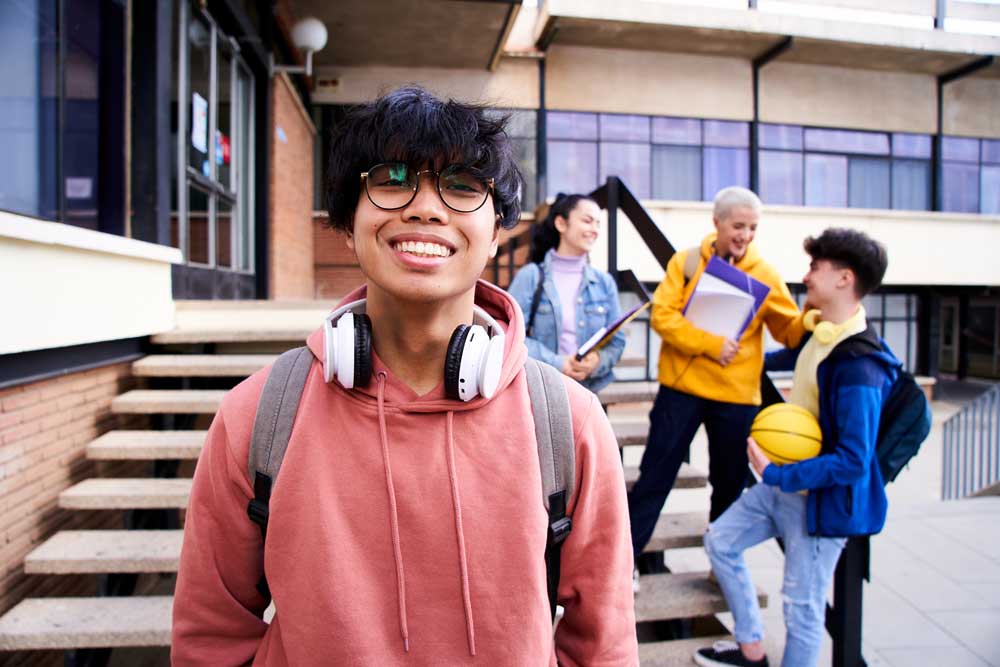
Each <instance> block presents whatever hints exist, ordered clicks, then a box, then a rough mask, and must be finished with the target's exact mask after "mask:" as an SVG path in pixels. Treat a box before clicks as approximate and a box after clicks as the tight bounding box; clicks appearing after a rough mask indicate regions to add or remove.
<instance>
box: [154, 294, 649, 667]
mask: <svg viewBox="0 0 1000 667" xmlns="http://www.w3.org/2000/svg"><path fill="white" fill-rule="evenodd" d="M363 295H364V288H361V289H359V290H357V291H356V292H355V293H354V294H352V295H350V296H348V297H347V299H346V300H345V303H346V302H347V301H348V300H352V299H356V298H360V296H363ZM476 302H477V303H478V304H479V305H480V306H482V307H483V308H484V309H486V310H487V311H488V312H489V313H490V314H491V315H493V316H494V317H495V318H496V319H497V320H498V321H500V322H501V323H502V324H503V323H506V324H507V325H508V326H507V328H508V334H507V337H506V350H505V356H504V366H503V374H502V378H501V382H500V390H499V392H498V393H497V395H496V396H495V397H494V398H493V399H492V400H487V399H484V398H482V397H480V398H477V399H474V400H472V401H470V402H468V403H462V402H461V401H455V400H450V399H447V398H445V395H444V387H443V383H442V384H441V385H439V386H438V387H437V388H436V389H434V390H433V391H431V392H429V393H428V394H426V395H424V396H417V395H416V394H414V392H413V391H412V390H411V389H410V388H409V387H407V386H406V385H404V384H403V383H401V382H400V381H399V380H398V379H396V378H395V377H394V376H393V374H392V373H391V372H390V371H389V370H388V369H387V368H386V367H385V366H384V365H383V364H382V363H381V362H380V361H379V360H378V358H377V357H376V358H375V359H374V360H373V362H374V363H373V366H374V371H375V372H374V376H373V378H372V382H371V383H370V385H369V386H368V387H365V388H362V389H353V390H347V389H344V388H343V387H341V386H340V385H339V384H337V383H336V382H333V383H331V384H326V383H324V382H323V371H322V361H321V360H322V355H323V353H322V343H323V334H322V330H318V331H316V332H314V333H313V334H312V335H311V336H310V337H309V341H308V344H309V349H310V350H312V352H313V354H314V355H315V356H316V358H317V359H318V360H320V361H319V362H318V363H315V364H313V367H312V369H311V371H310V376H309V379H308V381H307V383H306V387H305V391H304V392H303V395H302V402H301V404H300V407H299V411H298V415H297V417H296V421H295V429H294V431H293V433H292V439H291V442H290V443H289V446H288V451H287V453H286V455H285V459H284V462H283V464H282V467H281V472H280V474H279V476H278V478H277V482H276V484H275V487H274V491H273V494H272V497H271V503H270V511H271V514H270V523H269V526H268V534H267V549H266V554H265V556H264V563H265V564H266V570H267V581H268V584H269V585H270V589H271V593H272V595H273V596H274V603H275V608H276V610H277V611H276V614H275V616H274V619H273V620H272V622H271V623H270V625H268V624H266V623H264V621H262V620H261V614H262V613H263V611H264V607H265V606H266V602H265V600H264V598H263V597H262V596H261V595H260V594H259V593H258V592H257V589H256V584H257V582H258V579H259V577H260V573H261V555H260V544H261V536H260V530H259V529H258V527H257V525H256V524H254V523H252V522H251V521H250V519H249V518H248V517H247V514H246V507H247V503H248V501H249V499H250V498H251V497H252V496H253V491H252V487H251V483H250V481H249V473H248V471H247V459H248V449H249V441H250V431H251V428H252V425H253V419H254V414H255V411H256V406H257V400H258V398H259V396H260V391H261V389H262V387H263V384H264V380H265V378H266V376H267V372H268V370H269V369H265V370H263V371H261V372H259V373H256V374H254V375H253V376H251V377H250V378H248V379H247V380H246V381H244V382H242V383H241V384H240V385H239V386H237V387H236V388H235V389H233V390H232V391H231V392H230V393H229V394H228V396H227V397H226V399H225V401H224V402H223V405H222V408H221V410H220V411H219V413H218V415H216V418H215V421H214V422H213V424H212V427H211V429H210V430H209V435H208V438H207V441H206V443H205V449H204V452H203V453H202V456H201V459H200V461H199V463H198V469H197V472H196V473H195V477H194V488H193V490H192V493H191V501H190V505H189V509H188V511H187V515H186V526H185V532H184V548H183V551H182V553H181V566H180V572H179V574H178V578H177V589H176V595H175V599H174V622H173V647H172V652H171V658H172V663H173V665H177V666H181V665H211V666H212V667H220V666H224V665H244V664H251V663H252V664H253V665H267V666H268V667H278V666H284V665H294V666H295V667H300V666H306V665H396V664H400V665H401V664H406V665H435V666H436V665H466V664H482V665H490V666H491V667H492V666H505V665H510V666H512V667H525V666H530V665H539V666H541V665H550V666H551V665H556V664H557V662H558V664H559V665H588V666H600V665H615V666H619V665H638V657H637V648H636V637H635V618H634V613H633V597H632V589H631V568H632V553H631V543H630V539H629V526H628V515H627V507H626V501H625V484H624V480H623V476H622V470H621V463H620V462H619V457H618V449H617V445H616V442H615V437H614V434H613V433H612V431H611V427H610V425H609V424H608V421H607V418H606V417H605V415H604V412H603V411H602V409H601V406H600V404H599V403H598V401H597V400H596V398H595V397H594V395H593V394H591V393H590V392H588V391H587V390H585V389H584V388H583V387H581V386H580V385H578V384H576V383H575V382H572V381H571V380H569V379H567V380H566V388H567V390H568V392H569V396H570V404H571V408H572V411H573V429H574V437H575V442H576V489H575V493H574V495H573V497H572V498H571V499H570V502H569V514H570V516H571V517H572V519H573V531H572V533H571V534H570V536H569V538H568V539H567V540H566V542H565V544H564V545H563V550H562V576H561V579H560V584H559V602H560V604H562V605H563V606H564V607H565V609H566V614H565V617H564V618H563V620H562V621H561V622H560V623H559V626H558V630H557V632H556V633H555V642H553V635H552V624H551V621H550V618H549V607H548V597H547V594H546V581H545V562H544V559H543V554H544V551H545V539H546V531H547V527H548V520H547V516H546V512H545V508H544V506H543V504H542V490H541V489H542V487H541V481H540V479H541V478H540V472H539V467H538V454H537V451H536V448H535V447H536V446H535V436H534V427H533V422H532V417H531V407H530V402H529V400H528V393H527V385H526V383H525V379H524V373H523V370H522V369H523V365H524V359H525V357H526V355H527V351H526V348H525V346H524V333H523V332H524V326H523V317H522V314H521V312H520V309H519V308H518V307H517V304H516V302H515V301H514V300H513V299H512V298H511V297H510V296H508V295H507V293H506V292H503V291H502V290H500V289H498V288H496V287H494V286H492V285H490V284H488V283H484V282H480V283H479V284H478V285H477V290H476Z"/></svg>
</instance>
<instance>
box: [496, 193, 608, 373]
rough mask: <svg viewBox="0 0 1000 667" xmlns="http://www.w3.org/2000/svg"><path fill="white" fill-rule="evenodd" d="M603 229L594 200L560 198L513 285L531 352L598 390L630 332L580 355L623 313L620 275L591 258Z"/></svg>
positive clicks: (540, 227)
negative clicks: (584, 346)
mask: <svg viewBox="0 0 1000 667" xmlns="http://www.w3.org/2000/svg"><path fill="white" fill-rule="evenodd" d="M600 227H601V218H600V208H599V207H598V206H597V203H596V202H595V201H594V200H593V199H591V198H589V197H587V196H585V195H562V194H561V195H559V196H557V197H556V200H555V202H554V203H553V204H552V206H551V207H550V208H549V211H548V214H547V215H546V216H545V221H544V222H543V223H542V224H541V225H537V226H536V227H535V229H534V230H533V232H532V239H531V263H530V264H527V265H525V266H524V267H522V268H521V270H520V271H518V273H517V275H516V276H514V281H513V282H512V283H511V284H510V289H509V291H510V293H511V295H512V296H513V297H514V298H515V299H517V302H518V304H520V306H521V310H522V311H524V317H525V322H526V327H527V329H528V332H527V333H528V336H527V338H526V339H525V343H527V345H528V354H529V355H530V356H531V357H533V358H535V359H538V360H539V361H544V362H545V363H547V364H550V365H552V366H555V367H556V368H558V369H559V370H561V371H562V372H563V373H565V374H566V375H568V376H570V377H571V378H573V379H574V380H577V381H578V382H580V383H582V384H583V386H585V387H587V388H588V389H590V390H591V391H593V392H598V391H600V390H601V389H602V388H603V387H604V386H605V385H607V384H608V383H609V382H611V381H612V380H613V379H614V373H613V372H612V370H611V369H612V368H613V367H614V365H615V364H616V363H618V359H619V358H621V356H622V350H624V349H625V335H624V334H623V333H622V332H621V331H619V332H618V333H617V334H615V336H614V338H612V339H611V342H609V343H608V344H606V345H605V346H604V347H602V348H601V349H600V350H598V351H595V352H591V353H590V354H588V355H587V356H585V357H584V358H583V359H581V360H580V361H577V360H576V357H575V354H576V350H577V348H578V347H579V346H580V345H582V344H583V343H585V342H587V340H588V339H589V338H590V337H591V336H593V335H594V334H595V333H596V332H597V330H598V329H600V328H601V327H603V326H606V325H608V324H610V323H612V322H614V321H615V320H616V319H618V317H619V315H620V312H619V310H620V308H619V305H618V288H617V286H616V285H615V281H614V278H612V277H611V276H610V275H609V274H607V273H605V272H604V271H601V270H599V269H595V268H594V267H592V266H590V264H589V261H588V253H589V252H590V249H591V248H592V247H593V246H594V242H595V241H597V236H598V234H599V233H600ZM539 281H541V283H542V284H541V289H540V290H539ZM536 293H537V295H538V296H537V307H536V308H535V309H534V316H533V317H532V304H533V302H534V301H535V300H536Z"/></svg>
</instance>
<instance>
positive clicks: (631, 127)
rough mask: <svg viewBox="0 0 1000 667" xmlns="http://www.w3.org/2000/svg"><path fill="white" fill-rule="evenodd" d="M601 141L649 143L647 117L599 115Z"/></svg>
mask: <svg viewBox="0 0 1000 667" xmlns="http://www.w3.org/2000/svg"><path fill="white" fill-rule="evenodd" d="M601 140H602V141H644V142H648V141H649V116H625V115H621V114H610V113H602V114H601Z"/></svg>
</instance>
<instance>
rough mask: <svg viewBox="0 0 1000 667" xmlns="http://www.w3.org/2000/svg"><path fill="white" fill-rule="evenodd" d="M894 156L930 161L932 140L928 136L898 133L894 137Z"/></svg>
mask: <svg viewBox="0 0 1000 667" xmlns="http://www.w3.org/2000/svg"><path fill="white" fill-rule="evenodd" d="M892 154H893V155H898V156H899V157H920V158H927V159H930V157H931V138H930V137H929V136H928V135H926V134H906V133H903V132H896V133H895V134H893V135H892Z"/></svg>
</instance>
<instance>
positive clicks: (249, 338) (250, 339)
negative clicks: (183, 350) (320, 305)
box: [150, 315, 323, 349]
mask: <svg viewBox="0 0 1000 667" xmlns="http://www.w3.org/2000/svg"><path fill="white" fill-rule="evenodd" d="M313 319H314V320H315V321H314V323H309V324H304V325H301V326H298V325H295V324H292V325H289V326H276V327H265V326H261V325H260V322H263V320H258V321H257V322H256V323H254V322H247V323H246V324H244V325H242V326H240V325H237V326H233V327H223V326H198V325H195V326H192V327H185V328H183V329H174V330H173V331H167V332H165V333H160V334H155V335H153V336H151V337H150V340H151V341H152V342H153V343H154V344H155V345H179V344H190V343H197V344H202V345H204V344H209V343H286V344H287V347H288V348H289V349H290V348H293V347H295V346H297V345H305V343H306V338H308V337H309V334H311V333H312V332H313V331H315V330H316V329H318V328H319V327H320V325H322V324H323V317H322V315H321V316H319V317H317V318H313Z"/></svg>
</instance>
